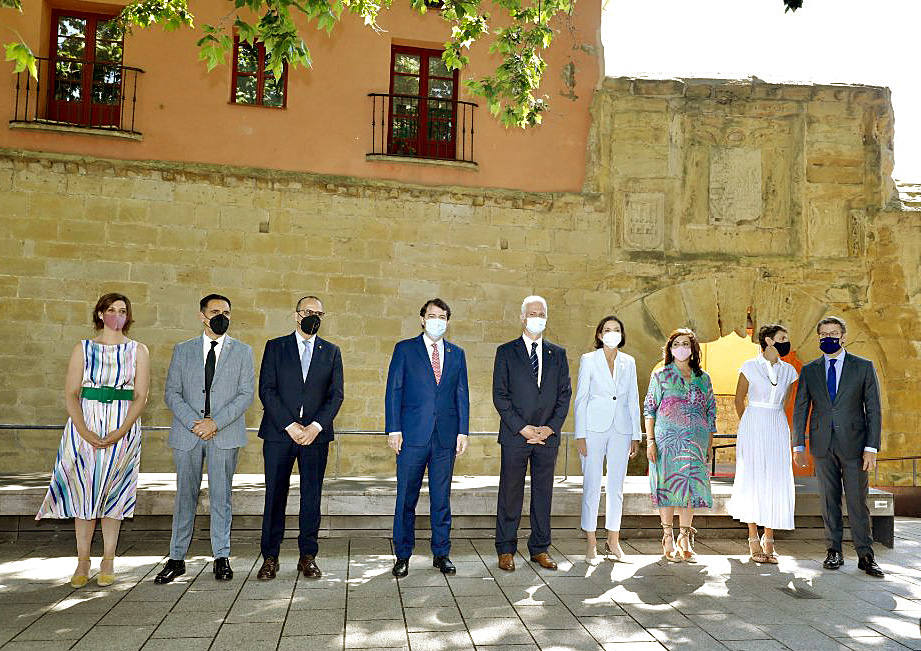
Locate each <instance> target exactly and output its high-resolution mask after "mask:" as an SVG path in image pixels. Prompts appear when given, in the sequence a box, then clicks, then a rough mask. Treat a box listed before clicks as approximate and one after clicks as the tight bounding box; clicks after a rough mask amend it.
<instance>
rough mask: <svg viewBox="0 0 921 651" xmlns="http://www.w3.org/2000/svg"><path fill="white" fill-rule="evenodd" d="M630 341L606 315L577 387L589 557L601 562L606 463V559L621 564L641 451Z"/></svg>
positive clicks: (616, 321)
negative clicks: (631, 470)
mask: <svg viewBox="0 0 921 651" xmlns="http://www.w3.org/2000/svg"><path fill="white" fill-rule="evenodd" d="M624 343H626V332H624V324H623V323H622V322H621V320H620V319H618V318H617V317H615V316H606V317H604V318H603V319H602V320H601V322H600V323H599V324H598V327H597V328H595V351H594V352H591V353H586V354H584V355H582V360H581V361H580V363H579V382H578V386H577V388H576V402H575V417H576V425H575V428H576V431H575V439H576V447H577V448H578V449H579V455H580V457H581V461H582V529H583V531H585V537H586V540H587V543H588V546H587V548H586V552H585V559H586V561H588V562H589V563H594V562H596V561H597V560H598V559H599V556H598V551H597V548H596V545H597V540H596V538H595V530H596V529H597V526H598V501H599V499H600V498H601V479H602V466H603V465H604V462H605V459H607V470H608V475H607V488H606V493H607V500H606V508H605V521H604V524H605V528H606V529H607V532H608V538H607V545H606V549H604V550H602V555H603V556H605V557H607V558H608V559H609V560H622V559H623V555H624V552H623V550H622V549H621V548H620V520H621V514H622V513H623V506H624V490H623V489H624V477H625V476H626V475H627V462H628V460H629V459H632V458H633V457H635V456H636V454H637V452H638V450H639V441H640V437H641V431H640V398H639V391H638V389H637V384H636V362H635V361H634V359H633V358H632V357H630V355H628V354H626V353H623V352H619V351H620V348H621V347H622V346H623V345H624Z"/></svg>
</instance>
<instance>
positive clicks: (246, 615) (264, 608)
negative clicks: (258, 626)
mask: <svg viewBox="0 0 921 651" xmlns="http://www.w3.org/2000/svg"><path fill="white" fill-rule="evenodd" d="M290 603H291V602H290V601H289V600H287V599H243V598H238V599H237V600H236V601H235V602H234V604H233V607H232V608H231V609H230V612H229V613H228V614H227V618H226V619H225V620H224V621H225V622H227V623H228V624H247V623H261V622H284V621H285V617H286V616H287V614H288V605H289V604H290Z"/></svg>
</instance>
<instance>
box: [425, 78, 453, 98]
mask: <svg viewBox="0 0 921 651" xmlns="http://www.w3.org/2000/svg"><path fill="white" fill-rule="evenodd" d="M453 95H454V82H453V81H452V80H450V79H429V97H444V98H447V99H451V97H452V96H453Z"/></svg>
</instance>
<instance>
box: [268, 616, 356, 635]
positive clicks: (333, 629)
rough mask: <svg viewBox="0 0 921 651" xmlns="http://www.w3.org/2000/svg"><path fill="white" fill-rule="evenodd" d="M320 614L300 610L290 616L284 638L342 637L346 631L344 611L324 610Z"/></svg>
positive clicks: (285, 627) (286, 621)
mask: <svg viewBox="0 0 921 651" xmlns="http://www.w3.org/2000/svg"><path fill="white" fill-rule="evenodd" d="M318 613H319V614H316V613H313V612H311V611H307V610H300V611H297V612H296V613H295V612H291V613H289V614H288V618H287V619H286V620H285V626H284V629H283V630H282V635H283V636H284V637H301V636H305V635H341V634H342V633H343V631H344V630H345V611H344V610H323V611H318Z"/></svg>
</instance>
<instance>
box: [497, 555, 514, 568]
mask: <svg viewBox="0 0 921 651" xmlns="http://www.w3.org/2000/svg"><path fill="white" fill-rule="evenodd" d="M499 569H500V570H505V571H506V572H514V571H515V555H514V554H499Z"/></svg>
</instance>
